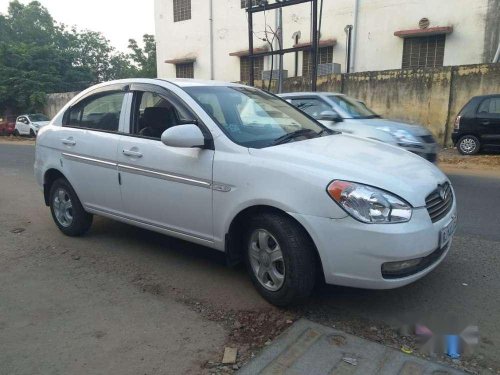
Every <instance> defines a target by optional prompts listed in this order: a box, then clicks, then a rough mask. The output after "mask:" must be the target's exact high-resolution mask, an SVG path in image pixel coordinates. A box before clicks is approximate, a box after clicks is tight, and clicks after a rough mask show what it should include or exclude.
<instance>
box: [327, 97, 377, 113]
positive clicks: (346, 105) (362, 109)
mask: <svg viewBox="0 0 500 375" xmlns="http://www.w3.org/2000/svg"><path fill="white" fill-rule="evenodd" d="M328 98H329V99H330V100H331V101H333V102H334V103H335V104H336V105H338V106H339V107H340V108H341V109H342V110H343V111H344V112H345V113H346V114H347V115H348V116H349V117H350V118H355V119H366V118H375V117H380V116H379V115H377V114H376V113H375V112H373V111H372V110H371V109H369V108H368V107H367V106H366V105H365V104H363V103H360V102H358V101H357V100H354V99H351V98H349V97H347V96H342V95H329V96H328Z"/></svg>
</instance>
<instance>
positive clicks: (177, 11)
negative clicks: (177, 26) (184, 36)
mask: <svg viewBox="0 0 500 375" xmlns="http://www.w3.org/2000/svg"><path fill="white" fill-rule="evenodd" d="M190 19H191V0H174V22H179V21H184V20H190Z"/></svg>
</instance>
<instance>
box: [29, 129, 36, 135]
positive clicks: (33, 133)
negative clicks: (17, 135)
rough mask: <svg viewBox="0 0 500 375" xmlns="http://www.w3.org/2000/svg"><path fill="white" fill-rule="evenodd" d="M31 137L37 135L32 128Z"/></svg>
mask: <svg viewBox="0 0 500 375" xmlns="http://www.w3.org/2000/svg"><path fill="white" fill-rule="evenodd" d="M30 137H36V134H35V132H34V131H33V129H30Z"/></svg>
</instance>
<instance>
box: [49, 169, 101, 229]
mask: <svg viewBox="0 0 500 375" xmlns="http://www.w3.org/2000/svg"><path fill="white" fill-rule="evenodd" d="M50 211H51V213H52V217H53V219H54V222H55V223H56V225H57V227H58V228H59V229H60V230H61V232H63V233H64V234H66V235H68V236H81V235H82V234H85V233H86V232H87V231H88V230H89V228H90V226H91V224H92V215H91V214H89V213H87V212H86V211H85V210H84V208H83V206H82V204H81V202H80V200H79V199H78V196H77V195H76V193H75V191H74V190H73V188H72V187H71V185H70V184H69V182H68V181H67V180H66V179H65V178H59V179H57V180H56V181H54V183H53V184H52V186H51V188H50Z"/></svg>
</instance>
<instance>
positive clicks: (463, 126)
mask: <svg viewBox="0 0 500 375" xmlns="http://www.w3.org/2000/svg"><path fill="white" fill-rule="evenodd" d="M451 139H452V140H453V144H454V145H455V146H457V149H458V151H459V152H460V153H461V154H462V155H474V154H477V153H478V152H479V151H480V150H481V148H482V147H485V146H496V147H500V94H495V95H482V96H475V97H473V98H472V99H471V100H469V102H468V103H467V104H466V105H465V106H464V107H463V108H462V110H461V111H460V113H459V114H458V116H457V118H456V119H455V127H454V129H453V133H452V134H451Z"/></svg>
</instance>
